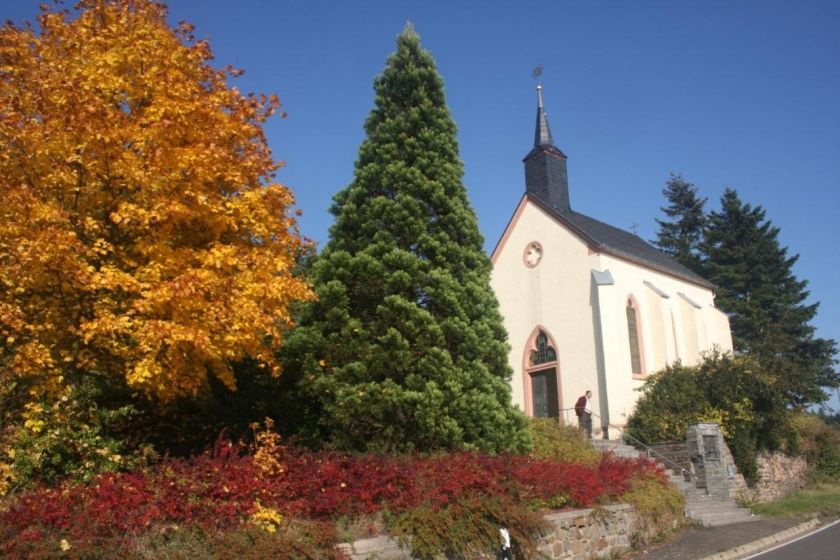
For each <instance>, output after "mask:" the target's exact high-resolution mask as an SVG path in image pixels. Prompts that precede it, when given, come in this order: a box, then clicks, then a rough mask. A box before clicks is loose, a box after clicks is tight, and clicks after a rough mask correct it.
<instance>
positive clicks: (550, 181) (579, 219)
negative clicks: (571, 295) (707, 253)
mask: <svg viewBox="0 0 840 560" xmlns="http://www.w3.org/2000/svg"><path fill="white" fill-rule="evenodd" d="M522 161H523V162H524V163H525V191H526V193H527V195H528V196H529V197H531V198H532V199H533V200H534V201H535V202H537V203H538V205H539V206H540V207H542V208H543V209H544V210H546V211H547V213H548V214H549V215H552V216H553V217H554V218H555V219H556V220H558V221H559V222H561V223H564V224H565V225H566V226H568V227H569V228H570V229H571V230H573V231H575V232H577V234H578V235H580V236H581V237H582V238H584V239H585V240H586V241H587V242H588V243H591V244H592V245H593V246H594V248H595V249H596V250H597V251H601V252H604V253H608V254H611V255H614V256H617V257H620V258H624V259H627V260H629V261H632V262H635V263H637V264H640V265H642V266H646V267H648V268H651V269H654V270H658V271H660V272H664V273H666V274H670V275H672V276H676V277H677V278H682V279H683V280H687V281H689V282H692V283H694V284H699V285H701V286H704V287H707V288H710V289H711V288H713V287H714V285H713V284H712V283H710V282H709V281H708V280H705V279H704V278H702V277H701V276H699V275H697V274H695V273H694V272H693V271H691V270H689V269H688V268H686V267H685V266H683V265H682V264H680V263H679V262H677V261H676V260H675V259H673V258H672V257H670V256H669V255H666V254H665V253H663V252H662V251H660V250H659V249H657V248H656V247H654V246H653V245H651V244H650V243H647V242H646V241H644V240H643V239H642V238H640V237H639V236H637V235H635V234H632V233H630V232H627V231H624V230H621V229H618V228H616V227H613V226H611V225H609V224H605V223H604V222H600V221H598V220H596V219H594V218H590V217H589V216H585V215H583V214H581V213H579V212H575V211H573V210H572V209H571V206H570V205H569V181H568V176H567V174H566V154H564V153H563V152H561V151H560V150H559V149H558V148H557V147H556V146H555V145H554V139H553V138H552V136H551V129H549V127H548V118H547V117H546V114H545V109H544V108H543V100H542V86H539V85H538V86H537V126H536V130H535V132H534V148H533V149H532V150H531V151H530V152H529V153H528V155H527V156H525V159H524V160H522Z"/></svg>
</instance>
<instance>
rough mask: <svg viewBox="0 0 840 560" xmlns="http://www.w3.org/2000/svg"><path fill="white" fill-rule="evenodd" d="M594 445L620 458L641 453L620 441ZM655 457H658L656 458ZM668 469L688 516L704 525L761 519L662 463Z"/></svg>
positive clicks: (667, 472) (595, 442)
mask: <svg viewBox="0 0 840 560" xmlns="http://www.w3.org/2000/svg"><path fill="white" fill-rule="evenodd" d="M592 445H593V446H595V448H596V449H598V450H599V451H601V452H605V451H611V452H612V453H614V454H615V455H617V456H619V457H628V458H631V459H633V458H636V457H640V456H642V453H641V452H640V451H639V450H638V449H636V448H635V447H632V446H630V445H627V444H625V443H624V442H623V441H621V440H606V439H600V440H599V439H593V440H592ZM654 458H655V457H654ZM659 465H660V466H661V467H662V468H663V469H665V474H666V475H668V478H669V479H670V480H671V484H673V485H674V487H676V488H677V490H679V491H680V493H682V495H683V496H684V497H685V516H686V517H687V518H688V519H691V520H693V521H696V522H697V523H700V524H701V525H703V526H705V527H712V526H716V525H730V524H732V523H743V522H745V521H755V520H757V519H758V518H757V517H756V516H754V515H753V514H752V512H751V511H750V510H749V509H746V508H742V507H738V504H737V503H735V500H733V499H732V498H718V497H715V496H712V495H710V494H709V493H708V492H707V491H706V489H705V488H697V487H695V485H694V483H693V482H690V481H687V480H685V478H684V477H683V475H682V474H681V473H679V472H674V470H672V469H670V468H668V465H667V464H664V463H661V462H660V463H659Z"/></svg>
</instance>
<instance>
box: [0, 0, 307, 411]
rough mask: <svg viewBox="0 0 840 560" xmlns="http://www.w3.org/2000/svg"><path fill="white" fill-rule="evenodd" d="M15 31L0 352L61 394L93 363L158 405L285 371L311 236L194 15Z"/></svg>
mask: <svg viewBox="0 0 840 560" xmlns="http://www.w3.org/2000/svg"><path fill="white" fill-rule="evenodd" d="M38 21H39V24H40V29H39V30H38V31H37V32H36V30H35V29H33V28H32V27H30V26H28V25H27V26H15V25H13V24H11V23H9V24H6V26H5V27H2V28H0V192H1V193H2V200H3V204H2V205H1V206H0V363H2V364H6V368H7V373H8V372H9V371H11V372H12V375H13V376H16V377H17V378H23V377H25V378H27V379H30V380H34V383H33V384H32V386H33V387H34V388H35V391H34V393H35V394H36V396H49V395H58V394H61V393H62V392H63V391H65V390H67V388H68V387H72V386H74V385H77V384H79V383H80V382H81V381H82V380H83V379H85V378H86V376H88V377H89V376H101V377H105V378H109V379H115V380H118V381H119V382H120V383H125V384H127V385H128V387H130V388H131V389H132V390H135V391H137V392H138V393H141V394H144V395H146V396H148V397H151V398H154V399H158V400H161V401H164V402H166V401H171V400H173V399H176V398H179V397H182V396H189V395H195V394H198V393H200V392H201V391H203V390H204V389H205V388H206V387H207V384H208V379H209V378H210V376H215V377H216V378H218V379H219V380H220V381H221V382H222V383H224V384H225V385H226V386H227V387H229V388H231V389H234V388H235V386H236V379H235V375H234V373H233V371H232V369H231V363H232V362H235V361H237V360H241V359H244V358H252V359H255V360H257V361H258V362H259V363H261V364H262V365H263V367H265V368H266V369H267V370H268V371H270V372H272V373H274V374H277V373H279V364H278V363H277V361H276V358H275V351H276V349H277V348H278V346H279V345H280V344H281V342H282V332H283V329H284V328H286V327H287V326H289V324H290V322H291V317H290V313H289V304H290V303H292V302H293V301H296V300H304V299H307V298H309V297H310V295H311V292H310V289H309V287H308V285H307V284H306V283H305V282H304V281H303V280H301V279H300V278H298V277H296V276H294V275H293V274H292V269H293V267H294V264H295V257H296V255H297V254H298V253H299V251H300V249H301V247H302V245H303V243H304V242H303V240H302V239H301V237H300V235H299V233H298V230H297V226H296V221H295V218H294V216H293V215H292V214H291V213H290V207H291V205H292V204H293V196H292V193H291V192H290V191H289V189H288V188H286V187H285V186H283V185H281V184H278V183H275V182H273V180H274V174H275V171H276V170H277V169H278V168H279V167H280V166H281V165H282V163H280V162H277V161H275V160H274V159H273V158H272V154H271V152H270V150H269V147H268V145H267V142H266V140H265V137H264V135H263V131H262V127H261V126H262V123H264V122H265V121H266V119H268V118H269V117H270V116H271V115H272V114H275V113H276V112H277V111H278V110H279V100H278V98H277V97H276V96H273V95H272V96H265V95H253V94H252V95H243V94H241V93H240V92H239V91H238V90H237V89H236V88H235V87H232V86H231V85H229V81H230V79H231V78H233V77H235V76H237V75H238V74H239V73H240V72H239V71H238V70H236V69H233V68H226V69H223V70H218V69H214V68H213V67H212V66H211V65H210V63H209V61H210V60H211V59H212V53H211V51H210V48H209V45H208V43H207V42H206V41H203V40H196V39H195V37H194V36H193V34H192V31H193V28H192V26H191V25H189V24H186V23H181V24H180V25H179V26H178V27H177V28H176V29H174V30H173V29H171V28H170V27H169V25H168V24H167V22H166V8H165V7H164V6H163V5H162V4H160V3H157V2H153V1H150V0H82V1H81V2H79V4H78V5H77V7H76V11H75V12H70V11H67V10H50V9H48V8H46V7H42V13H41V15H40V17H39V18H38Z"/></svg>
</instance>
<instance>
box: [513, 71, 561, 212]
mask: <svg viewBox="0 0 840 560" xmlns="http://www.w3.org/2000/svg"><path fill="white" fill-rule="evenodd" d="M522 161H523V162H525V190H526V192H528V193H529V194H532V195H534V196H536V197H537V198H539V199H540V200H542V201H543V202H545V203H546V204H548V205H549V206H551V207H552V208H554V209H555V210H557V211H559V212H570V211H571V207H570V206H569V180H568V177H567V174H566V154H564V153H563V152H561V151H560V150H558V149H557V147H556V146H555V145H554V139H553V138H552V136H551V129H550V128H549V127H548V117H546V114H545V108H544V107H543V98H542V85H537V126H536V130H535V131H534V149H532V150H531V151H530V152H529V153H528V155H527V156H525V159H524V160H522Z"/></svg>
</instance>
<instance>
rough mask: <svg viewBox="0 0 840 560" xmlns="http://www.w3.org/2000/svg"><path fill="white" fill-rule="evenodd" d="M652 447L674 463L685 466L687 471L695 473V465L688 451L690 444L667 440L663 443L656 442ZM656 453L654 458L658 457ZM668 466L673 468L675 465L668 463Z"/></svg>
mask: <svg viewBox="0 0 840 560" xmlns="http://www.w3.org/2000/svg"><path fill="white" fill-rule="evenodd" d="M650 447H651V449H653V450H654V451H656V452H657V453H659V454H660V455H662V456H663V457H665V458H666V459H668V460H669V461H671V462H672V463H676V464H677V465H679V466H680V467H682V468H684V469H685V470H686V471H687V472H689V473H693V472H694V467H693V466H692V465H691V456H690V455H689V453H688V444H687V443H686V442H684V441H666V442H663V443H655V444H653V445H651V446H650ZM657 458H658V457H657V456H656V455H654V456H653V459H657ZM665 467H666V468H669V469H670V468H673V465H671V464H666V465H665Z"/></svg>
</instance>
